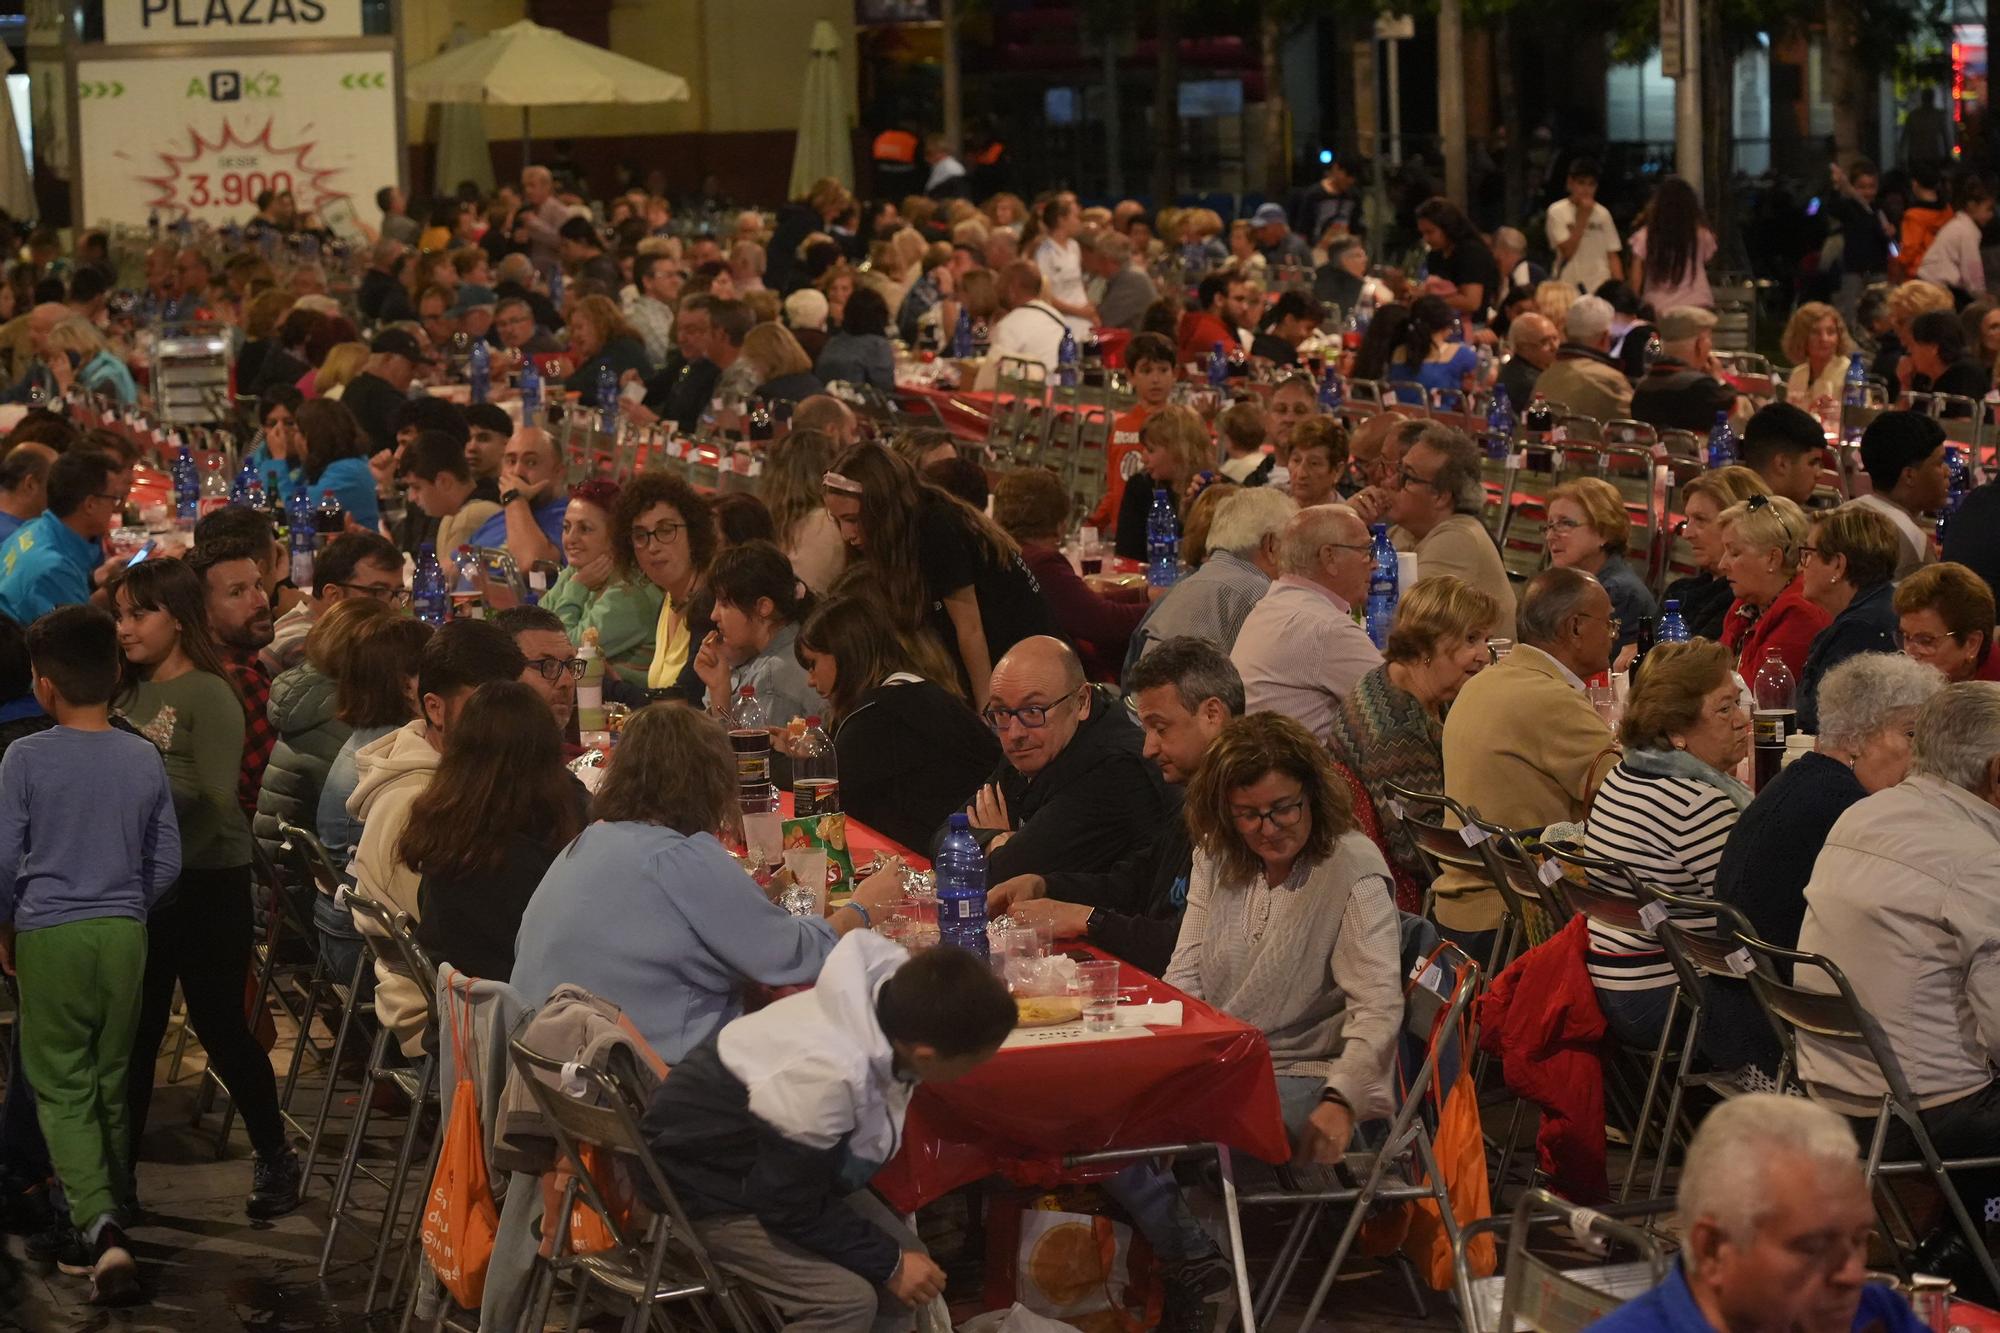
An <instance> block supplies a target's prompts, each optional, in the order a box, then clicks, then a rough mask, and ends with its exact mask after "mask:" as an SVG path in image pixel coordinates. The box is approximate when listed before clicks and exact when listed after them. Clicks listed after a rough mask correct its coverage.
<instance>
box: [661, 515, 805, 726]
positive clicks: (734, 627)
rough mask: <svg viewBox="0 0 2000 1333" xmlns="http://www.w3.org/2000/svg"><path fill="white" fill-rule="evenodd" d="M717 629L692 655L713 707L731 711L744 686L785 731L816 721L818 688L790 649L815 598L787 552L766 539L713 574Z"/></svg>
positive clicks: (730, 555) (736, 550) (730, 554)
mask: <svg viewBox="0 0 2000 1333" xmlns="http://www.w3.org/2000/svg"><path fill="white" fill-rule="evenodd" d="M708 588H709V591H710V592H711V593H712V594H713V595H714V597H715V608H714V610H713V611H712V612H711V613H710V614H711V615H713V616H714V618H715V628H714V629H713V630H712V631H710V632H709V634H708V637H706V638H705V639H703V640H702V643H701V647H700V649H699V650H698V651H697V652H696V653H695V659H694V669H695V673H696V674H697V675H699V676H700V677H701V681H702V684H703V685H704V686H706V687H707V698H708V709H709V711H710V712H712V713H715V714H717V715H718V716H722V715H725V714H727V713H728V711H729V707H730V705H731V704H732V703H734V702H735V700H736V697H737V694H738V692H739V691H741V690H742V689H743V688H744V687H745V686H748V687H750V688H751V689H754V690H755V691H756V692H757V697H758V698H759V699H760V700H762V701H763V704H764V719H765V721H766V723H767V724H768V725H770V726H773V727H783V726H784V725H785V724H786V723H788V722H790V721H791V720H792V719H793V718H795V717H818V716H821V715H823V714H824V713H825V712H826V700H825V699H822V698H821V697H820V695H819V692H818V691H817V690H815V689H813V687H812V684H811V682H810V681H809V680H808V679H807V677H806V671H805V668H804V667H803V666H801V665H800V664H799V660H798V656H797V654H796V652H795V651H794V650H793V647H792V645H793V644H794V643H795V642H796V641H797V639H798V637H799V622H800V621H801V620H803V619H804V618H805V616H806V614H807V613H808V612H810V611H811V610H812V606H813V595H812V594H811V593H810V592H808V591H807V590H806V588H805V586H804V585H803V584H801V583H800V582H799V576H798V575H797V574H794V573H793V572H792V564H791V561H789V560H787V559H785V553H784V552H783V551H780V550H779V549H778V548H777V547H776V546H773V545H772V544H771V543H770V542H767V541H753V542H745V543H744V544H743V545H741V546H732V547H730V548H729V549H728V550H726V551H724V552H723V553H722V554H721V555H719V556H717V557H716V558H715V564H714V566H713V567H712V568H711V569H710V570H709V572H708Z"/></svg>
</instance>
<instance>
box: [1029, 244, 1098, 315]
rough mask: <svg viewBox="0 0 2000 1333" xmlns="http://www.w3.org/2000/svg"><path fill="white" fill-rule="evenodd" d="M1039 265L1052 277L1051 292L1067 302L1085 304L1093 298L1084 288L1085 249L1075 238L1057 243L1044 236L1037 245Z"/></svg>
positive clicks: (1036, 257) (1065, 303)
mask: <svg viewBox="0 0 2000 1333" xmlns="http://www.w3.org/2000/svg"><path fill="white" fill-rule="evenodd" d="M1034 259H1035V267H1036V268H1038V269H1040V270H1041V271H1042V276H1043V277H1044V278H1046V279H1048V284H1049V294H1050V295H1052V296H1054V297H1055V299H1056V300H1058V301H1061V302H1062V303H1063V304H1064V305H1084V304H1087V303H1088V302H1089V300H1090V295H1089V293H1087V292H1085V291H1084V289H1083V250H1082V248H1081V247H1079V246H1078V245H1077V243H1076V241H1075V240H1074V239H1071V240H1067V241H1064V242H1062V243H1061V244H1060V245H1058V244H1057V243H1056V241H1055V240H1054V238H1052V237H1046V236H1045V237H1043V238H1042V243H1041V244H1040V245H1038V246H1036V247H1035V255H1034Z"/></svg>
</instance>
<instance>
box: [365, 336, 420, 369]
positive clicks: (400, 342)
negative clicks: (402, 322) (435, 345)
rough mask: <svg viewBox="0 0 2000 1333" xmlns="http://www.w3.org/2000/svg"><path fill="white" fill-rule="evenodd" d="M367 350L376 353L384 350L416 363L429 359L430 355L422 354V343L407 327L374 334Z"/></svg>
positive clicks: (391, 354)
mask: <svg viewBox="0 0 2000 1333" xmlns="http://www.w3.org/2000/svg"><path fill="white" fill-rule="evenodd" d="M368 350H369V351H370V352H374V353H377V354H378V355H379V354H381V353H385V352H386V353H388V354H389V355H390V356H400V357H402V358H403V359H404V360H405V361H413V362H415V363H416V364H418V365H423V364H425V363H427V362H429V360H430V357H428V356H426V355H424V345H423V344H422V343H420V342H418V341H417V339H416V335H415V334H413V333H411V332H410V331H409V330H408V329H384V330H382V331H381V332H380V333H378V334H376V335H375V339H374V341H373V342H370V343H369V344H368Z"/></svg>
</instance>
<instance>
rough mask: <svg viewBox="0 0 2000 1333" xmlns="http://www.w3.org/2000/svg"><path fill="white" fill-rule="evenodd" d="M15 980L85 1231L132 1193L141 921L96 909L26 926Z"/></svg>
mask: <svg viewBox="0 0 2000 1333" xmlns="http://www.w3.org/2000/svg"><path fill="white" fill-rule="evenodd" d="M14 965H15V971H16V976H17V979H18V980H19V981H20V983H21V1017H20V1022H21V1064H22V1065H23V1067H24V1068H25V1070H26V1072H27V1075H28V1083H29V1085H30V1086H32V1087H33V1088H34V1090H35V1111H36V1115H37V1116H38V1118H39V1119H40V1121H41V1125H42V1137H44V1138H45V1139H47V1140H48V1142H49V1160H51V1161H52V1162H54V1163H55V1168H56V1178H57V1179H58V1180H60V1181H61V1182H62V1187H63V1192H64V1193H65V1194H67V1195H68V1196H69V1210H70V1217H71V1218H72V1219H73V1220H74V1221H75V1223H76V1225H77V1226H79V1227H81V1228H83V1229H85V1230H86V1231H91V1229H92V1228H93V1227H94V1225H95V1224H96V1222H97V1220H98V1219H99V1218H101V1217H103V1216H104V1215H105V1214H106V1213H109V1212H110V1211H111V1210H112V1208H113V1207H115V1206H116V1204H117V1203H118V1201H119V1200H120V1199H124V1198H128V1197H129V1196H130V1194H131V1174H130V1172H131V1163H130V1162H129V1161H128V1160H127V1158H126V1154H127V1148H126V1141H127V1133H128V1131H127V1128H126V1124H127V1122H126V1109H125V1071H126V1068H127V1066H128V1065H129V1064H130V1062H131V1058H132V1034H133V1031H134V1029H136V1028H137V1027H138V1025H139V983H140V980H141V979H142V978H143V977H144V976H145V975H146V924H145V922H143V921H134V920H132V919H130V918H129V917H99V918H96V919H94V920H90V921H72V922H69V923H67V924H65V925H60V926H46V927H44V928H42V929H40V930H30V931H25V932H23V933H22V934H21V936H20V937H19V938H18V939H17V940H16V941H15V944H14Z"/></svg>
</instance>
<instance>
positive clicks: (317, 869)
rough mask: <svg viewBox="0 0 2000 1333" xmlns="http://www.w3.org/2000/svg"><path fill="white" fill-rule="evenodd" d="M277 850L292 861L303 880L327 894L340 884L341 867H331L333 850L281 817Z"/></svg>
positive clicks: (314, 836) (295, 870)
mask: <svg viewBox="0 0 2000 1333" xmlns="http://www.w3.org/2000/svg"><path fill="white" fill-rule="evenodd" d="M278 850H279V851H280V852H281V853H283V854H284V856H285V858H286V859H287V860H289V861H290V862H291V865H292V871H293V873H294V874H296V875H298V876H299V878H300V879H301V880H302V881H303V882H304V883H307V884H311V885H314V886H315V887H316V888H318V890H319V891H320V892H321V893H324V894H327V895H329V896H330V895H332V894H333V893H335V892H336V891H337V890H338V889H339V888H340V884H341V879H340V871H339V870H337V869H335V867H334V864H333V854H332V853H330V852H328V851H327V850H326V845H325V844H324V843H322V842H321V841H320V840H319V838H318V837H317V836H316V835H314V834H312V833H309V832H307V831H306V830H305V829H302V828H300V827H299V826H298V825H297V824H291V823H287V822H286V821H284V820H282V819H281V820H279V821H278Z"/></svg>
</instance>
